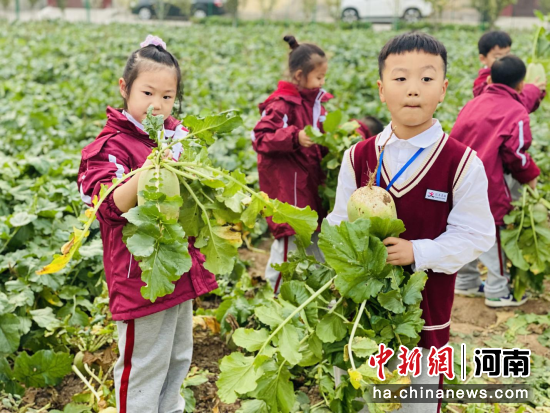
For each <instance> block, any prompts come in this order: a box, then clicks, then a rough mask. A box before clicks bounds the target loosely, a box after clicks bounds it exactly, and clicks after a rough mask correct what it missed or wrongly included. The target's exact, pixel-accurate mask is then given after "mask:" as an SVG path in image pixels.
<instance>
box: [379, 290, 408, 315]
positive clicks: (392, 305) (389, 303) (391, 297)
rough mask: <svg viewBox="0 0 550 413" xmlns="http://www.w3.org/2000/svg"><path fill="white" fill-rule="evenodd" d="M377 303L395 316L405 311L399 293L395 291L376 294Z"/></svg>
mask: <svg viewBox="0 0 550 413" xmlns="http://www.w3.org/2000/svg"><path fill="white" fill-rule="evenodd" d="M378 302H379V303H380V304H381V305H382V307H384V308H385V309H386V310H390V311H392V312H394V313H396V314H401V313H402V312H404V311H405V306H404V305H403V299H402V297H401V293H400V292H399V291H397V290H393V291H388V292H387V293H380V294H378Z"/></svg>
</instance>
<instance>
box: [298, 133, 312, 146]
mask: <svg viewBox="0 0 550 413" xmlns="http://www.w3.org/2000/svg"><path fill="white" fill-rule="evenodd" d="M298 142H299V143H300V145H301V146H303V147H304V148H309V147H310V146H313V145H315V142H313V141H312V140H311V138H310V137H309V136H307V134H306V131H305V130H301V131H300V133H299V134H298Z"/></svg>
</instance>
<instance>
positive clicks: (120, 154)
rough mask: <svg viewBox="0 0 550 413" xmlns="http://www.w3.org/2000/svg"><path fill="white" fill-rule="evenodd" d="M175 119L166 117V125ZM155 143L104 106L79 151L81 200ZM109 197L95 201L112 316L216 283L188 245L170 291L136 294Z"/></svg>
mask: <svg viewBox="0 0 550 413" xmlns="http://www.w3.org/2000/svg"><path fill="white" fill-rule="evenodd" d="M178 124H179V122H178V121H177V120H176V119H174V118H173V117H169V118H168V119H166V121H165V122H164V126H165V128H166V129H171V130H173V129H175V128H176V126H177V125H178ZM155 146H156V143H155V142H153V141H152V140H151V139H149V135H147V134H146V133H145V132H143V131H142V130H140V129H139V128H137V127H136V126H135V125H134V124H133V123H131V122H130V121H129V120H128V119H127V118H126V116H124V115H123V114H122V112H121V111H120V110H117V109H113V108H111V107H108V108H107V124H106V126H105V128H103V130H102V131H101V133H100V134H99V136H98V137H97V138H96V140H95V141H93V142H92V143H90V144H89V145H88V146H86V147H85V148H84V149H83V150H82V161H81V164H80V170H79V172H78V187H79V190H80V194H81V196H82V200H83V201H84V202H85V203H86V204H88V205H90V204H91V200H92V199H93V197H94V196H95V195H98V197H99V191H100V189H101V184H105V185H107V186H110V185H111V184H112V180H113V178H115V177H121V176H122V175H123V174H126V173H128V172H130V171H131V170H135V169H137V168H140V167H141V166H142V165H143V163H144V162H145V160H146V159H147V156H148V155H149V154H150V153H151V150H152V149H153V148H154V147H155ZM121 215H122V212H121V211H120V210H119V209H118V208H117V206H116V205H115V203H114V200H113V194H112V193H111V194H110V195H109V197H108V198H107V199H106V200H105V201H104V202H103V203H102V204H101V206H100V208H99V210H98V213H97V218H98V220H99V227H100V230H101V239H102V240H103V265H104V267H105V275H106V278H107V287H108V289H109V307H110V309H111V313H112V315H113V320H132V319H135V318H140V317H145V316H147V315H150V314H153V313H156V312H159V311H163V310H166V309H168V308H171V307H174V306H176V305H178V304H181V303H182V302H184V301H187V300H190V299H193V298H195V297H197V296H199V295H201V294H205V293H207V292H209V291H212V290H214V289H216V288H217V283H216V279H215V277H214V275H213V274H211V273H210V272H209V271H207V270H205V269H204V268H203V265H202V264H203V263H204V256H203V255H202V254H201V253H200V251H199V250H197V249H196V248H194V247H193V246H192V245H189V253H190V254H191V258H192V260H193V266H192V267H191V270H190V271H189V272H188V273H185V274H183V275H182V277H181V278H180V279H179V280H178V281H177V282H176V288H175V290H174V292H173V293H172V294H169V295H167V296H164V297H161V298H158V299H157V300H156V301H155V302H154V303H152V302H150V301H149V300H146V299H144V298H143V297H142V296H141V292H140V289H141V287H143V286H144V285H145V283H144V282H143V281H141V268H140V267H139V264H138V262H137V261H136V260H134V258H133V256H132V254H130V251H128V248H126V245H125V244H124V243H123V242H122V229H123V228H124V225H125V224H126V223H127V221H126V218H124V217H122V216H121Z"/></svg>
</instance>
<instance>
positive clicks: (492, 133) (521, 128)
mask: <svg viewBox="0 0 550 413" xmlns="http://www.w3.org/2000/svg"><path fill="white" fill-rule="evenodd" d="M451 137H453V138H455V139H457V140H459V141H460V142H462V143H464V144H465V145H468V146H469V147H471V148H472V149H474V150H475V151H477V156H478V157H479V158H480V159H481V160H482V161H483V165H484V166H485V172H486V173H487V178H488V179H489V203H490V205H491V212H492V213H493V217H494V218H495V223H496V224H497V225H503V224H504V220H503V219H504V216H505V215H506V214H507V213H508V212H510V210H511V209H512V206H511V204H510V203H511V202H512V198H511V196H510V191H509V189H508V186H507V185H506V182H505V180H504V173H505V172H510V173H511V174H512V176H513V177H514V178H515V179H516V180H517V181H519V182H520V183H522V184H524V183H527V182H529V181H531V180H532V179H534V178H536V177H537V176H539V174H540V170H539V168H538V167H537V165H536V164H535V162H534V161H533V160H532V159H531V157H530V156H529V154H528V153H527V149H529V147H530V146H531V141H532V137H531V129H530V127H529V114H528V113H527V110H526V109H525V107H524V106H523V104H522V103H521V98H520V95H519V94H518V93H517V92H516V91H515V90H514V89H512V88H510V87H508V86H505V85H501V84H492V85H489V86H488V87H487V89H486V91H485V92H484V93H482V94H481V95H479V96H478V97H477V98H475V99H473V100H471V101H470V102H468V103H467V104H466V106H464V108H463V109H462V110H461V111H460V113H459V115H458V118H457V120H456V123H455V125H454V127H453V130H452V132H451Z"/></svg>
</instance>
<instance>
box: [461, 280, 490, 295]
mask: <svg viewBox="0 0 550 413" xmlns="http://www.w3.org/2000/svg"><path fill="white" fill-rule="evenodd" d="M455 294H458V295H465V296H467V297H484V296H485V281H482V282H481V284H480V285H479V287H474V288H468V289H466V290H461V289H459V288H455Z"/></svg>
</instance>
